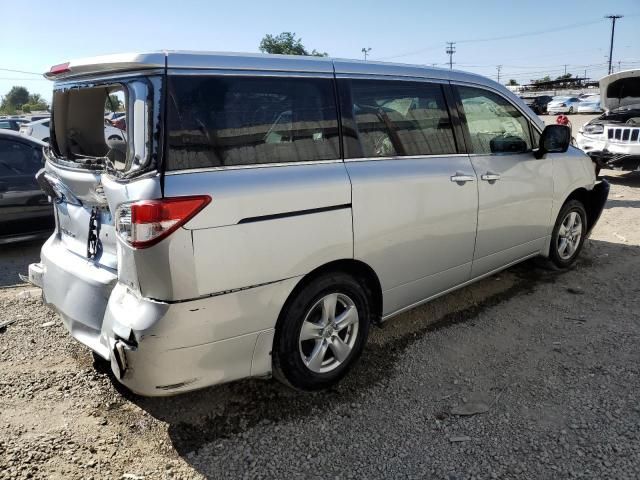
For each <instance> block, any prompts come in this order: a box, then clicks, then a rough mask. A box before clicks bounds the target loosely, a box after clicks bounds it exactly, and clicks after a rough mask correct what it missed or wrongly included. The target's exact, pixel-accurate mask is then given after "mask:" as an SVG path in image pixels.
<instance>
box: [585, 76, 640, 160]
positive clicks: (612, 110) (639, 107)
mask: <svg viewBox="0 0 640 480" xmlns="http://www.w3.org/2000/svg"><path fill="white" fill-rule="evenodd" d="M600 99H601V100H600V103H601V105H602V107H603V108H604V109H605V112H604V113H603V114H602V115H600V116H598V117H597V118H594V119H593V120H591V121H590V122H588V123H587V124H585V125H584V126H583V127H582V128H581V129H580V131H579V132H578V135H577V136H576V142H577V145H578V147H579V148H580V149H582V150H583V151H584V152H585V153H586V154H587V155H589V156H590V157H591V158H592V159H593V161H594V163H595V164H596V169H597V171H599V170H600V169H601V168H611V169H615V170H640V70H637V69H636V70H625V71H622V72H617V73H614V74H612V75H608V76H606V77H603V78H602V79H600Z"/></svg>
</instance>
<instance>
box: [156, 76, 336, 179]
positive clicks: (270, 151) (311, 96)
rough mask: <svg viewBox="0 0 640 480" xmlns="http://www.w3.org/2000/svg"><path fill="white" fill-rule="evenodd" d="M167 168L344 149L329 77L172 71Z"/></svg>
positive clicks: (325, 154) (313, 156) (329, 155)
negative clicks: (187, 73) (217, 74)
mask: <svg viewBox="0 0 640 480" xmlns="http://www.w3.org/2000/svg"><path fill="white" fill-rule="evenodd" d="M167 145H168V152H167V156H166V169H167V170H178V169H190V168H206V167H225V166H236V165H254V164H268V163H281V162H299V161H318V160H333V159H338V158H339V157H340V149H339V135H338V121H337V113H336V105H335V96H334V90H333V84H332V81H331V80H330V79H320V78H282V77H236V76H171V77H169V99H168V122H167Z"/></svg>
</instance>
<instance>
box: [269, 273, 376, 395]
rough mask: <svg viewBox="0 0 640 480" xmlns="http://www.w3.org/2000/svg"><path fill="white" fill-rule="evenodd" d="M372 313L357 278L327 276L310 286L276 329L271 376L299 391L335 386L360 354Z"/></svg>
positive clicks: (289, 308)
mask: <svg viewBox="0 0 640 480" xmlns="http://www.w3.org/2000/svg"><path fill="white" fill-rule="evenodd" d="M370 312H371V308H370V301H369V296H368V295H367V292H366V290H365V289H364V288H363V286H362V285H361V284H360V282H359V281H358V280H357V279H356V278H354V277H352V276H350V275H347V274H344V273H331V274H325V275H323V276H321V277H318V278H316V279H314V280H312V281H311V282H310V283H309V284H307V285H306V286H305V287H303V288H302V289H301V290H300V291H299V292H298V293H297V294H296V295H295V297H294V298H293V299H292V300H291V301H290V302H289V303H288V305H287V306H286V307H285V310H284V311H283V312H282V315H281V318H280V320H279V322H278V326H277V327H276V336H275V339H274V348H273V373H274V376H275V377H276V378H277V379H278V380H280V381H282V382H283V383H285V384H288V385H290V386H292V387H294V388H297V389H300V390H320V389H323V388H328V387H330V386H333V385H335V384H336V383H337V382H339V381H340V379H341V378H342V377H344V375H346V373H347V372H348V371H349V369H350V368H351V367H352V366H353V364H354V363H355V362H356V360H357V359H358V357H359V356H360V354H361V353H362V349H363V348H364V345H365V342H366V340H367V335H368V333H369V324H370V317H371V313H370Z"/></svg>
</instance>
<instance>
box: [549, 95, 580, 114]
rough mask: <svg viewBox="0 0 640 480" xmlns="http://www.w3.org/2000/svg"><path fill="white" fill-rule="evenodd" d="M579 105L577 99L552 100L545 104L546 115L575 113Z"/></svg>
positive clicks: (561, 98)
mask: <svg viewBox="0 0 640 480" xmlns="http://www.w3.org/2000/svg"><path fill="white" fill-rule="evenodd" d="M580 103H581V102H580V99H579V98H578V97H560V98H558V99H555V98H554V99H553V100H552V101H550V102H549V103H548V104H547V113H549V115H555V114H556V113H575V112H576V111H577V110H578V106H579V105H580Z"/></svg>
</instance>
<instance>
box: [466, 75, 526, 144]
mask: <svg viewBox="0 0 640 480" xmlns="http://www.w3.org/2000/svg"><path fill="white" fill-rule="evenodd" d="M458 91H459V92H460V99H461V100H462V108H463V110H464V114H465V117H466V119H467V126H468V128H469V135H470V137H471V147H472V151H473V153H519V152H526V151H528V150H530V149H531V137H530V134H529V123H528V121H527V119H526V118H525V116H524V115H523V114H522V113H520V111H519V110H518V109H517V108H516V107H514V106H513V105H512V104H511V103H510V102H509V101H508V100H506V99H505V98H503V97H501V96H500V95H498V94H495V93H493V92H489V91H487V90H483V89H479V88H471V87H458Z"/></svg>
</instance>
